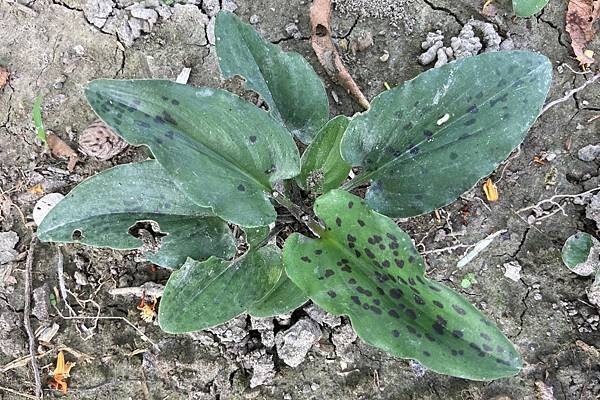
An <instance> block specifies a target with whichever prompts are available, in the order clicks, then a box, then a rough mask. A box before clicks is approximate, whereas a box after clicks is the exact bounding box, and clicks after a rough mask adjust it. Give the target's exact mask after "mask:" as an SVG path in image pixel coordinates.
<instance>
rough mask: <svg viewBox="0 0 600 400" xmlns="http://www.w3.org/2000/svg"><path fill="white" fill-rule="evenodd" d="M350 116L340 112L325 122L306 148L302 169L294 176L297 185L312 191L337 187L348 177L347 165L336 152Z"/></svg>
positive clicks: (322, 191)
mask: <svg viewBox="0 0 600 400" xmlns="http://www.w3.org/2000/svg"><path fill="white" fill-rule="evenodd" d="M349 122H350V119H349V118H347V117H344V116H343V115H340V116H337V117H335V118H333V119H332V120H331V121H329V122H327V124H325V126H323V128H321V130H320V131H319V133H317V136H316V137H315V140H314V141H313V142H312V143H311V144H310V146H308V147H307V148H306V150H305V151H304V154H302V158H301V159H300V161H301V163H302V169H301V171H300V175H298V176H297V177H296V182H297V183H298V185H299V186H300V187H301V188H303V189H306V190H310V191H312V192H314V193H324V192H326V191H328V190H331V189H337V188H338V187H339V186H340V184H341V183H342V182H343V181H344V180H345V179H346V178H347V177H348V173H349V172H350V165H349V164H348V163H347V162H346V161H344V159H343V158H342V156H341V155H340V141H341V140H342V136H343V135H344V131H345V130H346V127H347V126H348V123H349Z"/></svg>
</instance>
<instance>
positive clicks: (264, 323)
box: [250, 316, 275, 348]
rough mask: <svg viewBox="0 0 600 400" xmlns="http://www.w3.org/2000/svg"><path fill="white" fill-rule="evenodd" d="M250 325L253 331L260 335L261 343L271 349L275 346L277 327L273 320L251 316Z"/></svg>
mask: <svg viewBox="0 0 600 400" xmlns="http://www.w3.org/2000/svg"><path fill="white" fill-rule="evenodd" d="M250 325H251V326H252V329H254V330H257V331H258V332H259V333H260V338H261V342H262V344H263V345H264V346H265V347H267V348H271V347H273V346H275V332H274V329H275V325H274V324H273V318H255V317H253V316H250Z"/></svg>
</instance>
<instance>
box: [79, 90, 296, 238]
mask: <svg viewBox="0 0 600 400" xmlns="http://www.w3.org/2000/svg"><path fill="white" fill-rule="evenodd" d="M86 95H87V98H88V101H89V102H90V104H91V105H92V107H93V108H94V111H96V113H97V114H98V115H99V116H100V118H102V119H103V120H104V122H106V123H107V124H108V125H110V126H111V127H112V128H113V129H114V130H115V131H116V132H117V133H118V134H119V135H120V136H122V137H123V138H124V139H125V140H127V141H128V142H129V143H132V144H137V145H140V144H145V145H146V146H148V147H149V148H150V150H151V151H152V153H153V154H154V156H155V157H156V160H157V161H158V162H159V163H160V164H161V165H162V166H163V168H164V169H165V170H166V171H167V173H168V174H169V175H170V176H171V177H172V178H173V179H174V181H175V183H176V184H177V186H178V187H179V188H180V189H182V190H183V191H184V192H185V193H186V194H187V195H188V196H189V197H190V198H191V200H192V201H194V202H195V203H196V204H199V205H201V206H208V207H211V208H212V209H213V211H214V213H215V214H217V215H218V216H220V217H222V218H224V219H226V220H228V221H231V222H233V223H235V224H238V225H242V226H249V227H253V226H263V225H268V224H269V223H271V222H273V221H274V220H275V217H276V213H275V209H274V208H273V206H272V205H271V203H270V201H269V199H268V197H267V194H266V193H270V192H271V191H272V183H274V182H276V181H279V180H282V179H287V178H293V177H294V176H296V175H298V173H299V172H300V171H299V169H300V156H299V154H298V149H297V148H296V145H295V143H294V140H293V139H292V137H291V136H290V135H289V133H288V132H287V131H286V130H285V129H284V128H283V127H282V126H281V125H280V124H279V123H278V122H277V121H275V120H274V119H273V118H271V117H269V115H268V114H267V113H265V112H264V111H262V110H260V109H258V108H256V107H254V106H253V105H251V104H250V103H248V102H246V101H244V100H242V99H240V98H239V97H237V96H235V95H233V94H231V93H229V92H226V91H223V90H217V89H210V88H194V87H191V86H187V85H180V84H177V83H174V82H171V81H160V80H138V81H135V80H124V81H113V80H96V81H93V82H91V83H90V84H89V86H88V87H87V89H86Z"/></svg>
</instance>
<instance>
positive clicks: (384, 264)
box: [381, 260, 390, 268]
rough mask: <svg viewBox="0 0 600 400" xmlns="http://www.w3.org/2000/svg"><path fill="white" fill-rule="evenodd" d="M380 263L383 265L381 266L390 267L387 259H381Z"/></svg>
mask: <svg viewBox="0 0 600 400" xmlns="http://www.w3.org/2000/svg"><path fill="white" fill-rule="evenodd" d="M381 265H383V268H389V267H390V262H389V261H388V260H383V262H382V263H381Z"/></svg>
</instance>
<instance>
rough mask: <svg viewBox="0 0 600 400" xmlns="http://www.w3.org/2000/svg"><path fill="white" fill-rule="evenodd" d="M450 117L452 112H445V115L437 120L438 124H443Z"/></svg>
mask: <svg viewBox="0 0 600 400" xmlns="http://www.w3.org/2000/svg"><path fill="white" fill-rule="evenodd" d="M449 119H450V114H444V116H443V117H442V118H440V119H438V120H437V122H436V123H437V125H438V126H442V125H444V124H445V123H446V122H448V120H449Z"/></svg>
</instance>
